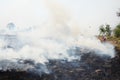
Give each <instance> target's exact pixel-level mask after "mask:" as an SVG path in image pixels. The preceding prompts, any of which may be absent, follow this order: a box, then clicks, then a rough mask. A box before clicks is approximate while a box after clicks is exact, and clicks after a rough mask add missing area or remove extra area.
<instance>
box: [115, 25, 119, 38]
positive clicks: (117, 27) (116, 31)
mask: <svg viewBox="0 0 120 80" xmlns="http://www.w3.org/2000/svg"><path fill="white" fill-rule="evenodd" d="M114 36H115V37H120V24H119V25H117V26H116V28H115V29H114Z"/></svg>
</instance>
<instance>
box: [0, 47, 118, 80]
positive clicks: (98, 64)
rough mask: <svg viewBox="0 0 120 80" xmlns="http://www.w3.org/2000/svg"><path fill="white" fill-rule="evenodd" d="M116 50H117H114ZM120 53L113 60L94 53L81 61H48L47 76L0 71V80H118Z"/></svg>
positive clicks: (85, 55)
mask: <svg viewBox="0 0 120 80" xmlns="http://www.w3.org/2000/svg"><path fill="white" fill-rule="evenodd" d="M116 50H117V49H116ZM118 54H120V51H119V50H117V54H116V56H115V57H114V58H112V59H111V58H110V57H109V56H105V55H104V56H99V55H97V54H94V53H85V54H83V55H81V60H80V61H79V60H74V61H71V62H68V61H67V60H50V61H49V63H46V65H47V68H48V69H49V71H50V73H49V74H42V75H38V74H35V73H34V72H26V71H16V70H10V71H0V80H120V77H119V75H120V55H118Z"/></svg>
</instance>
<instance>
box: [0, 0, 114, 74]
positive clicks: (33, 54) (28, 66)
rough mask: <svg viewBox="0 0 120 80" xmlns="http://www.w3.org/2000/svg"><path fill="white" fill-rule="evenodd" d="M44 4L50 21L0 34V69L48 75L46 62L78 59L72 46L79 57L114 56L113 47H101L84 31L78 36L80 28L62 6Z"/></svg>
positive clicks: (98, 42) (48, 2)
mask: <svg viewBox="0 0 120 80" xmlns="http://www.w3.org/2000/svg"><path fill="white" fill-rule="evenodd" d="M45 5H46V7H47V9H48V11H49V13H50V14H49V15H50V20H49V21H46V22H45V24H42V25H41V26H33V27H28V28H26V27H25V28H22V29H17V28H16V29H15V30H12V31H11V30H7V29H6V30H5V31H4V34H2V35H0V36H1V37H0V69H1V70H7V69H17V70H31V71H32V70H33V71H34V70H35V71H38V72H39V73H41V72H45V73H49V71H48V70H47V67H46V66H45V63H46V62H49V60H56V59H57V60H68V61H72V60H80V55H79V56H78V55H77V54H76V53H78V52H76V51H75V49H76V47H77V48H79V49H80V52H79V53H80V54H81V53H85V52H86V53H87V52H95V53H96V54H98V55H108V56H111V57H114V46H112V45H111V44H109V43H103V44H102V43H101V42H100V41H99V40H98V39H97V38H95V37H94V36H92V37H91V36H85V35H87V34H88V33H86V32H84V34H83V33H81V30H82V27H80V26H79V25H77V21H76V20H74V18H73V17H72V16H71V15H70V14H69V13H70V12H69V11H68V10H67V9H65V8H64V6H62V5H60V4H58V3H57V2H55V1H48V0H45ZM67 11H68V12H67ZM23 19H24V18H23ZM11 33H12V35H11ZM26 60H28V62H26ZM5 66H6V67H5ZM38 66H39V68H38Z"/></svg>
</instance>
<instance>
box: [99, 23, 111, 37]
mask: <svg viewBox="0 0 120 80" xmlns="http://www.w3.org/2000/svg"><path fill="white" fill-rule="evenodd" d="M99 31H100V34H99V35H102V36H103V35H106V36H111V32H112V30H111V27H110V25H108V24H107V25H105V26H104V25H101V26H100V28H99Z"/></svg>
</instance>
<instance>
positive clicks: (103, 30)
mask: <svg viewBox="0 0 120 80" xmlns="http://www.w3.org/2000/svg"><path fill="white" fill-rule="evenodd" d="M99 31H100V34H99V35H102V36H103V35H105V32H106V30H105V28H104V26H103V25H101V26H100V28H99Z"/></svg>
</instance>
